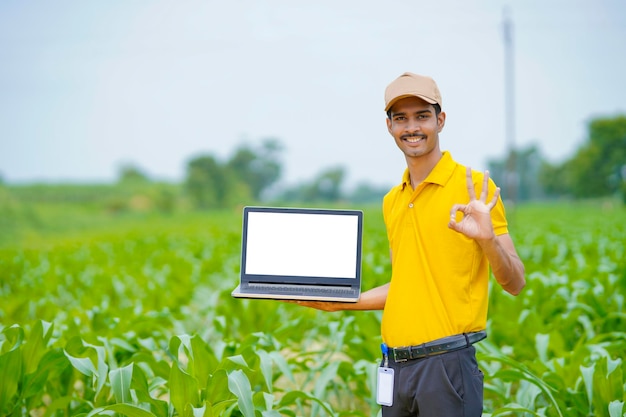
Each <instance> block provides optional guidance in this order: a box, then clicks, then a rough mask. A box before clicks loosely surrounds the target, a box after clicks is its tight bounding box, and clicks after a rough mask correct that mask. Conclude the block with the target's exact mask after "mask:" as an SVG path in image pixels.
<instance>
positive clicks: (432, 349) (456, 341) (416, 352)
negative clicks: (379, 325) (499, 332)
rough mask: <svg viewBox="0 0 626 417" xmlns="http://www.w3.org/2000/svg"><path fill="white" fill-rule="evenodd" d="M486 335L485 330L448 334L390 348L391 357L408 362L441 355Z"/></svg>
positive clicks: (467, 345) (479, 339)
mask: <svg viewBox="0 0 626 417" xmlns="http://www.w3.org/2000/svg"><path fill="white" fill-rule="evenodd" d="M486 337H487V332H486V331H484V330H482V331H480V332H474V333H463V334H458V335H454V336H448V337H444V338H441V339H437V340H433V341H432V342H428V343H423V344H421V345H417V346H404V347H397V348H390V349H389V354H390V355H389V357H390V358H391V359H393V360H394V361H396V362H406V361H408V360H411V359H420V358H425V357H426V356H430V355H439V354H442V353H447V352H452V351H455V350H459V349H463V348H466V347H469V346H470V345H472V344H474V343H476V342H480V341H481V340H483V339H484V338H486Z"/></svg>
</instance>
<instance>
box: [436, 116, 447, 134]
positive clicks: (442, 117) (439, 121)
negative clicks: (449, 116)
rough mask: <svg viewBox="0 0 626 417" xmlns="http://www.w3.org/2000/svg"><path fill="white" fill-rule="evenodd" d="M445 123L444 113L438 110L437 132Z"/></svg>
mask: <svg viewBox="0 0 626 417" xmlns="http://www.w3.org/2000/svg"><path fill="white" fill-rule="evenodd" d="M445 124H446V113H445V112H443V111H442V112H440V113H439V115H438V116H437V132H441V131H442V130H443V127H444V126H445Z"/></svg>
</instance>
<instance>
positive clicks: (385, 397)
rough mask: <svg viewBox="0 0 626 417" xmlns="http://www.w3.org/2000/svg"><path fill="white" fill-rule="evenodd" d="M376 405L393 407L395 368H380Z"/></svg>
mask: <svg viewBox="0 0 626 417" xmlns="http://www.w3.org/2000/svg"><path fill="white" fill-rule="evenodd" d="M376 403H378V404H380V405H386V406H388V407H391V406H392V405H393V368H385V367H383V366H380V367H378V389H377V390H376Z"/></svg>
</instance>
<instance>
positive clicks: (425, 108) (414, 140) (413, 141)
mask: <svg viewBox="0 0 626 417" xmlns="http://www.w3.org/2000/svg"><path fill="white" fill-rule="evenodd" d="M445 120H446V114H445V113H443V112H441V113H439V115H438V116H437V115H436V114H435V108H434V107H433V106H432V105H431V104H430V103H427V102H425V101H424V100H422V99H420V98H418V97H407V98H403V99H401V100H399V101H398V102H397V103H395V104H394V105H393V107H392V108H391V119H389V118H388V119H387V129H388V130H389V133H390V134H391V136H393V138H394V139H395V141H396V145H398V148H400V150H401V151H402V152H403V153H404V155H405V156H406V157H407V158H418V157H421V156H424V155H428V154H430V153H431V152H432V151H433V150H435V149H436V150H439V132H441V129H443V125H444V123H445Z"/></svg>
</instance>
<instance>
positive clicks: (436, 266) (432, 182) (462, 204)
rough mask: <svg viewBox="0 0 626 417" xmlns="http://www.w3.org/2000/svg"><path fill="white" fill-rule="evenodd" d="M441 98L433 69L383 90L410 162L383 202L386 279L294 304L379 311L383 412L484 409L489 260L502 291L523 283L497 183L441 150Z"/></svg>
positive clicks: (435, 414)
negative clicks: (347, 296) (480, 360)
mask: <svg viewBox="0 0 626 417" xmlns="http://www.w3.org/2000/svg"><path fill="white" fill-rule="evenodd" d="M441 106H442V100H441V94H440V92H439V89H438V87H437V84H436V83H435V81H434V80H433V79H432V78H430V77H426V76H422V75H417V74H413V73H408V72H407V73H404V74H402V75H401V76H400V77H398V78H397V79H395V80H394V81H393V82H392V83H391V84H389V86H388V87H387V89H386V90H385V111H386V112H387V129H388V130H389V133H390V134H391V136H392V137H393V138H394V140H395V142H396V145H397V146H398V148H399V149H400V150H401V151H402V152H403V154H404V157H405V159H406V163H407V169H406V170H405V172H404V176H403V178H402V183H401V184H399V185H397V186H396V187H394V188H392V189H391V190H390V191H389V193H388V194H387V195H386V196H385V198H384V200H383V216H384V220H385V226H386V229H387V236H388V238H389V245H390V252H391V265H392V276H391V281H390V282H389V283H387V284H385V285H383V286H380V287H377V288H374V289H371V290H369V291H366V292H364V293H363V294H362V295H361V298H360V299H359V301H358V302H357V303H354V304H350V303H345V304H344V303H328V302H308V301H301V302H298V303H299V304H302V305H306V306H309V307H313V308H317V309H321V310H326V311H337V310H344V309H350V310H377V309H378V310H380V309H383V310H384V312H383V318H382V338H383V341H384V342H385V343H384V345H386V346H387V347H388V348H387V349H388V351H387V354H386V355H385V359H384V361H383V367H385V368H386V370H389V369H393V371H392V372H393V374H392V375H393V384H389V387H384V386H383V387H380V386H379V390H381V389H382V390H384V389H386V388H389V389H390V391H389V393H388V396H389V398H390V399H391V401H388V402H387V404H390V405H383V409H382V412H383V413H382V414H383V416H384V417H395V416H420V417H424V416H425V417H441V416H480V415H481V414H482V407H483V405H482V398H483V375H482V372H481V371H480V370H479V369H478V366H477V362H476V352H475V348H474V346H473V343H475V342H477V341H479V340H482V339H483V338H484V337H485V336H486V334H485V327H486V321H487V304H488V278H489V267H491V270H492V272H493V274H494V276H495V278H496V280H497V282H498V283H499V284H500V285H501V286H502V288H504V289H505V290H506V291H507V292H509V293H511V294H513V295H517V294H519V292H520V291H521V290H522V288H523V287H524V285H525V278H524V265H523V264H522V262H521V260H520V258H519V256H518V255H517V252H516V250H515V246H514V244H513V241H512V239H511V237H510V236H509V234H508V230H507V222H506V218H505V213H504V207H503V204H502V200H501V199H500V198H499V194H500V189H499V188H497V187H496V186H495V184H494V183H493V181H491V180H490V179H489V173H488V172H485V174H482V173H479V172H474V171H472V170H471V169H470V168H469V167H468V168H465V167H463V166H461V165H460V164H458V163H457V162H455V161H454V160H453V159H452V156H451V155H450V153H449V152H447V151H441V149H440V144H439V133H440V132H441V131H442V129H443V127H444V125H445V121H446V114H445V112H443V111H442V110H441ZM387 364H388V365H387ZM379 385H380V384H379ZM391 385H393V387H391Z"/></svg>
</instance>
